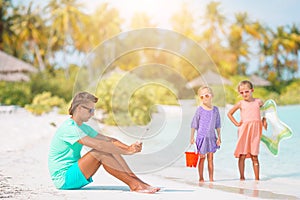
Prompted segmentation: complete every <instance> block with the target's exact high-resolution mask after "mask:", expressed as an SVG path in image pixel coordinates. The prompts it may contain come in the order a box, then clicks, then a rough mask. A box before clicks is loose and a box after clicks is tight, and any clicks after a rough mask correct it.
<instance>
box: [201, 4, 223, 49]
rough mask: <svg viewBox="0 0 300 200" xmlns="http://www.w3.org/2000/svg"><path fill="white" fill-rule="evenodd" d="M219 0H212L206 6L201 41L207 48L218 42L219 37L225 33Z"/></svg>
mask: <svg viewBox="0 0 300 200" xmlns="http://www.w3.org/2000/svg"><path fill="white" fill-rule="evenodd" d="M219 6H220V2H214V1H212V2H211V3H209V4H208V5H207V6H206V10H205V14H204V18H203V21H204V23H203V25H204V27H206V29H205V31H204V33H203V40H202V43H203V44H204V45H205V47H206V48H207V49H208V50H209V49H212V48H213V46H214V45H215V44H219V43H220V41H221V37H222V36H223V35H225V30H224V24H225V21H226V18H225V16H224V15H223V14H222V13H221V12H220V8H219ZM205 41H206V42H205Z"/></svg>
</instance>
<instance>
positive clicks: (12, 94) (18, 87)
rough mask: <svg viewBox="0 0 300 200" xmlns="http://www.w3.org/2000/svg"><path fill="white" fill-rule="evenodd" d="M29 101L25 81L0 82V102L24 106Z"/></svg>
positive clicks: (27, 85) (27, 86)
mask: <svg viewBox="0 0 300 200" xmlns="http://www.w3.org/2000/svg"><path fill="white" fill-rule="evenodd" d="M30 101H31V90H30V86H29V84H27V83H15V82H0V104H6V105H19V106H24V105H25V104H28V103H30Z"/></svg>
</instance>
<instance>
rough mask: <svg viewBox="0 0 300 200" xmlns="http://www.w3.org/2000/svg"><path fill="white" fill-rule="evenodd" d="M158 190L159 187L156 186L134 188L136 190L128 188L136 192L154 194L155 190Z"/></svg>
mask: <svg viewBox="0 0 300 200" xmlns="http://www.w3.org/2000/svg"><path fill="white" fill-rule="evenodd" d="M159 190H160V188H158V187H152V186H149V187H146V188H144V189H136V190H130V191H132V192H138V193H145V194H154V193H155V192H158V191H159Z"/></svg>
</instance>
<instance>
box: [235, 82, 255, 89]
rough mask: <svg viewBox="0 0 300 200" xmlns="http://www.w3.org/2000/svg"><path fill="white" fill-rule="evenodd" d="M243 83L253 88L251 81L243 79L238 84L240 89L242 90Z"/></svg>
mask: <svg viewBox="0 0 300 200" xmlns="http://www.w3.org/2000/svg"><path fill="white" fill-rule="evenodd" d="M242 85H248V86H249V88H250V89H253V84H252V83H251V82H250V81H248V80H243V81H241V82H240V83H239V84H238V87H237V89H238V91H239V90H240V86H242Z"/></svg>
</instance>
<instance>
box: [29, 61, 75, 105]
mask: <svg viewBox="0 0 300 200" xmlns="http://www.w3.org/2000/svg"><path fill="white" fill-rule="evenodd" d="M78 70H79V67H77V66H72V65H71V66H70V67H69V68H68V69H56V70H53V71H43V72H40V73H37V74H35V75H33V76H32V79H31V84H30V86H31V91H32V95H33V96H35V95H37V94H40V93H42V92H44V91H49V92H51V94H53V95H55V96H58V97H60V98H63V99H65V100H66V101H70V100H71V99H72V92H73V86H74V82H75V78H76V74H77V71H78Z"/></svg>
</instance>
